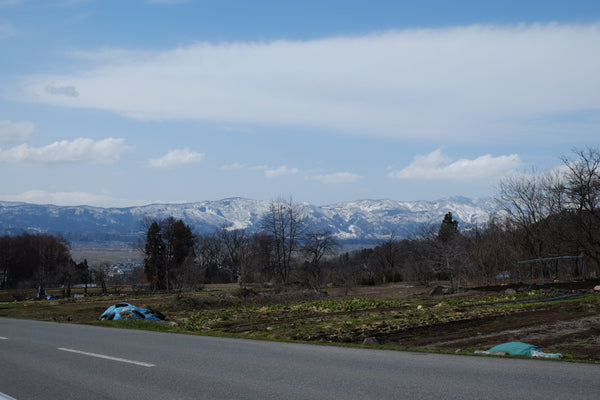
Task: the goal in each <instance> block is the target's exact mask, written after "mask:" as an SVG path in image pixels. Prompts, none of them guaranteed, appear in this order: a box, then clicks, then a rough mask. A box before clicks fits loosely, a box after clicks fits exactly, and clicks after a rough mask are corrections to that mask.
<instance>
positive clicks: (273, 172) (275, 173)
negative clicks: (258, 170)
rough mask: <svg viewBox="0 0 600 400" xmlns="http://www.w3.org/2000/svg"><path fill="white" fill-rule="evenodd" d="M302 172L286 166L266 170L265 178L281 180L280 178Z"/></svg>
mask: <svg viewBox="0 0 600 400" xmlns="http://www.w3.org/2000/svg"><path fill="white" fill-rule="evenodd" d="M298 172H300V170H299V169H298V168H289V167H287V166H285V165H282V166H281V167H278V168H275V169H267V170H265V176H266V177H267V178H279V177H280V176H286V175H296V174H297V173H298Z"/></svg>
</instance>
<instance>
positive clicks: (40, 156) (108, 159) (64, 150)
mask: <svg viewBox="0 0 600 400" xmlns="http://www.w3.org/2000/svg"><path fill="white" fill-rule="evenodd" d="M131 149H133V147H131V146H128V145H126V144H125V139H118V138H107V139H103V140H99V141H94V140H92V139H88V138H79V139H75V140H73V141H68V140H62V141H59V142H54V143H52V144H49V145H47V146H44V147H33V146H30V145H28V144H26V143H24V144H20V145H18V146H15V147H12V148H10V149H8V150H2V149H0V162H7V163H20V164H53V163H93V164H113V163H116V162H117V161H119V159H120V157H121V154H122V153H123V152H125V151H129V150H131Z"/></svg>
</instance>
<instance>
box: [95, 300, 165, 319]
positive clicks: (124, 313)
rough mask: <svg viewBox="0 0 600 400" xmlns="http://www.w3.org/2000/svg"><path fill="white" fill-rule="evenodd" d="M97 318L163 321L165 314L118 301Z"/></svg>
mask: <svg viewBox="0 0 600 400" xmlns="http://www.w3.org/2000/svg"><path fill="white" fill-rule="evenodd" d="M99 319H107V320H113V319H150V320H152V321H164V320H165V316H164V315H162V314H161V313H160V312H158V311H154V310H148V309H147V308H139V307H136V306H134V305H133V304H129V303H119V304H115V305H114V306H110V307H108V308H107V309H106V311H104V313H102V315H101V316H100V318H99Z"/></svg>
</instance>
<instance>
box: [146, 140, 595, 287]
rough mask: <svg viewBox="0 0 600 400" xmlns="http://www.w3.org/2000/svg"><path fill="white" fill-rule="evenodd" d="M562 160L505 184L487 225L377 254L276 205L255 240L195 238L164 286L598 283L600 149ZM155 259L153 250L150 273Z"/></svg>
mask: <svg viewBox="0 0 600 400" xmlns="http://www.w3.org/2000/svg"><path fill="white" fill-rule="evenodd" d="M562 161H563V165H562V166H561V167H560V168H557V169H554V170H551V171H549V172H545V173H528V174H522V175H518V176H511V177H508V178H506V179H504V180H502V181H501V183H500V185H499V194H498V196H497V198H496V202H497V210H498V211H497V213H496V214H495V215H493V216H492V217H491V218H490V220H489V221H488V222H487V223H486V224H484V225H483V226H479V227H477V226H475V227H469V228H468V229H466V227H460V226H459V223H458V222H457V221H456V220H455V219H454V216H453V214H452V212H451V211H448V212H447V214H446V215H445V216H444V218H443V220H442V221H440V222H439V223H438V224H434V225H431V226H422V227H421V228H420V229H419V230H417V231H416V232H414V233H413V235H412V236H411V237H409V238H403V239H398V238H396V237H395V235H394V234H393V233H390V235H389V236H388V237H387V238H386V239H383V240H381V241H380V242H379V243H378V244H377V245H376V246H374V247H373V248H366V249H358V250H352V251H347V252H340V249H341V246H340V245H339V243H338V242H337V240H336V238H335V237H334V236H333V235H332V234H331V232H330V231H327V230H322V231H315V230H312V229H311V227H310V224H309V223H308V221H307V220H306V217H305V216H304V215H303V213H302V207H301V206H300V205H298V204H294V203H293V201H292V200H291V199H290V200H281V199H278V200H276V201H273V202H272V203H271V205H270V208H269V211H268V212H267V214H266V215H265V216H264V217H263V219H262V221H261V226H260V228H261V229H260V230H259V231H258V232H256V233H251V234H250V233H248V232H247V231H246V230H245V229H234V228H233V227H229V226H224V227H221V228H220V229H218V230H217V231H215V232H213V233H209V234H203V235H195V236H194V239H193V240H192V241H190V245H189V246H188V247H187V251H188V253H186V255H185V256H181V257H179V259H180V260H184V259H185V260H188V262H187V263H182V264H178V266H176V267H175V268H174V269H173V268H172V269H171V270H172V271H173V272H174V271H177V272H176V274H175V275H177V276H179V277H180V278H182V279H180V280H179V281H177V282H176V281H175V280H173V279H171V282H172V283H173V286H166V287H165V286H164V285H163V286H158V287H157V288H159V289H166V288H174V287H175V286H178V287H181V288H183V287H185V286H186V285H187V286H190V285H191V283H192V282H203V283H216V282H239V283H240V284H241V285H244V284H245V283H249V282H269V283H271V284H274V285H282V286H285V285H290V284H295V285H302V286H304V287H311V288H313V289H315V290H320V289H321V288H322V287H323V286H324V285H328V284H331V285H336V286H345V287H350V286H352V285H359V284H381V283H387V282H396V281H401V280H410V281H418V282H421V283H423V284H429V283H430V282H431V281H433V280H448V281H450V283H451V285H452V287H453V288H455V289H456V288H459V287H460V286H473V285H494V284H500V283H507V282H516V281H528V280H529V281H531V280H535V279H536V278H537V275H536V274H537V273H539V271H538V272H536V270H537V269H538V268H541V269H544V270H545V271H546V272H545V273H546V275H547V276H548V277H550V278H551V279H558V277H559V275H561V276H562V270H561V273H560V274H559V268H563V267H564V271H565V273H566V275H567V276H568V277H571V278H573V279H582V278H586V277H587V278H590V277H591V278H594V277H598V275H599V273H600V271H599V265H600V151H599V150H598V149H597V148H587V149H584V150H577V149H575V150H573V154H572V155H571V156H570V157H567V156H564V157H562ZM179 223H180V224H183V222H182V221H179ZM163 224H164V223H163ZM158 225H161V224H160V223H159V224H158ZM167 225H168V224H167ZM183 225H184V224H183ZM187 229H188V236H189V235H191V229H189V227H188V228H187ZM149 232H150V231H149ZM148 242H150V240H149V239H148ZM164 246H167V247H168V245H167V244H165V245H164ZM579 255H581V259H576V260H575V261H569V262H567V261H565V263H567V264H568V265H564V266H560V265H559V263H560V262H561V261H552V262H547V261H543V262H542V261H540V263H539V264H535V265H534V266H532V267H529V268H526V267H524V268H523V269H521V268H520V266H519V261H522V260H528V259H541V258H544V257H546V258H547V257H555V258H556V257H560V256H579ZM152 259H153V257H152V256H151V254H149V253H148V252H146V260H147V261H146V265H149V264H148V262H149V260H152ZM579 260H582V261H579ZM543 263H544V264H543ZM163 264H164V265H169V263H168V262H166V261H165V262H164V263H163ZM542 273H544V271H542ZM584 274H585V276H584ZM147 275H148V274H147ZM183 277H188V278H192V279H191V280H188V279H183ZM148 279H149V280H151V277H150V276H148ZM191 286H193V285H191Z"/></svg>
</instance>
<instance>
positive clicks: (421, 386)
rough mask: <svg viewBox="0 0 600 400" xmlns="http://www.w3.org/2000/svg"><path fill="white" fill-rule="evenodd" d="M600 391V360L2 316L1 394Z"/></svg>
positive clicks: (327, 395) (463, 395)
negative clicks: (255, 338) (426, 350)
mask: <svg viewBox="0 0 600 400" xmlns="http://www.w3.org/2000/svg"><path fill="white" fill-rule="evenodd" d="M2 393H3V394H4V395H7V396H10V397H12V398H15V399H17V400H25V399H27V400H35V399H61V400H66V399H145V400H149V399H169V400H175V399H286V400H288V399H361V400H364V399H400V398H401V399H478V400H479V399H502V400H505V399H544V400H548V399H559V398H564V399H570V400H573V399H597V398H598V396H599V395H600V365H595V364H576V363H565V362H555V361H544V360H522V359H502V358H491V357H468V356H459V355H440V354H425V353H410V352H398V351H382V350H369V349H352V348H341V347H330V346H314V345H303V344H290V343H272V342H263V341H253V340H238V339H224V338H212V337H200V336H189V335H175V334H165V333H156V332H144V331H134V330H121V329H112V328H104V327H92V326H83V325H72V324H58V323H51V322H39V321H24V320H12V319H2V318H0V399H2V398H3V396H2Z"/></svg>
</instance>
